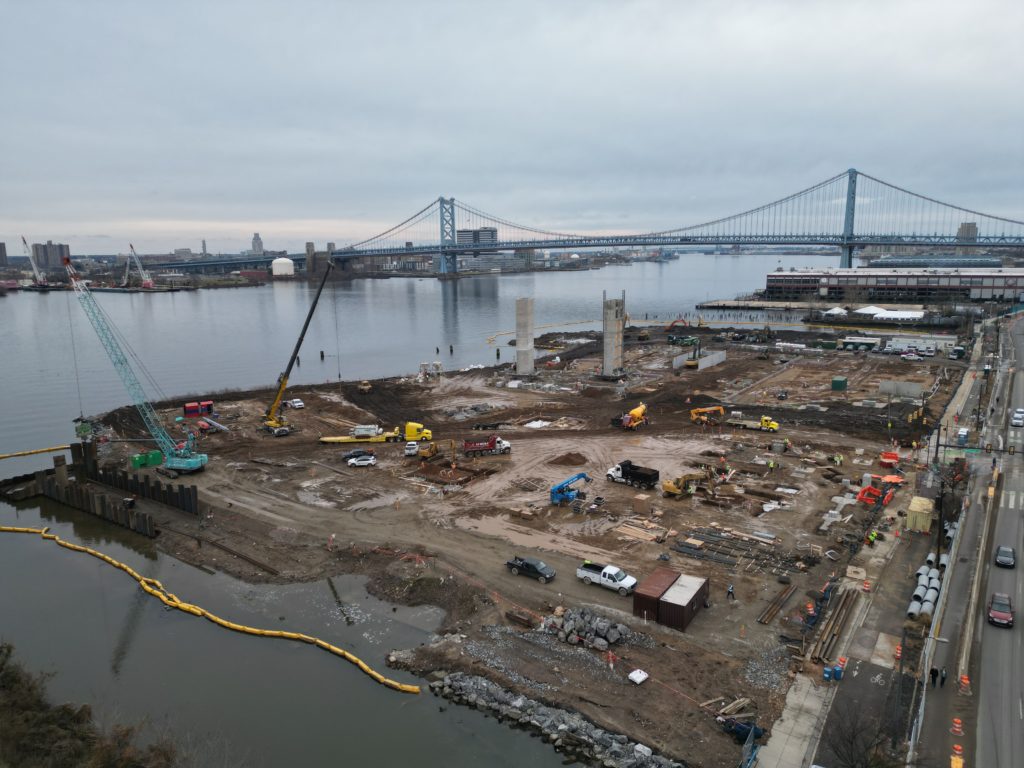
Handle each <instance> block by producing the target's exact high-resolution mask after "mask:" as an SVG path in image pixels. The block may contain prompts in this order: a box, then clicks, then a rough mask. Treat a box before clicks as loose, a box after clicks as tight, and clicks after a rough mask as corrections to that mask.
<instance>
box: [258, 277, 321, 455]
mask: <svg viewBox="0 0 1024 768" xmlns="http://www.w3.org/2000/svg"><path fill="white" fill-rule="evenodd" d="M332 269H334V262H333V261H328V262H327V269H325V270H324V276H323V277H322V278H321V279H320V287H319V288H317V289H316V296H314V297H313V304H312V305H311V306H310V308H309V314H307V315H306V322H305V323H303V324H302V330H301V331H300V332H299V340H298V341H296V342H295V349H293V350H292V356H291V357H290V358H289V359H288V367H287V368H285V369H284V373H282V374H281V375H280V376H278V377H277V394H276V395H274V402H272V403H271V404H270V407H269V408H268V409H267V411H266V413H264V414H263V429H265V430H266V431H267V432H269V433H270V434H272V435H274V437H281V436H283V435H287V434H289V433H290V432H291V431H292V429H291V427H290V426H289V425H288V421H287V420H286V419H285V417H284V415H283V414H282V413H281V400H282V399H283V398H284V390H285V388H286V387H287V386H288V377H289V376H290V375H291V373H292V366H293V365H295V359H296V358H297V357H298V356H299V349H300V348H301V347H302V340H303V339H304V338H306V329H308V328H309V321H310V320H312V319H313V312H314V311H315V310H316V305H317V302H319V301H320V294H321V293H323V292H324V285H325V284H326V283H327V277H328V275H330V274H331V270H332Z"/></svg>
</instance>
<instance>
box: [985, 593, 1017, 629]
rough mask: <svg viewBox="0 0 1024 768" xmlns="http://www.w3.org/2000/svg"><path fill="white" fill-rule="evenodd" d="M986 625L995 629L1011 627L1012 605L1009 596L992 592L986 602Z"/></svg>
mask: <svg viewBox="0 0 1024 768" xmlns="http://www.w3.org/2000/svg"><path fill="white" fill-rule="evenodd" d="M988 623H989V624H995V625H996V626H997V627H1012V626H1013V603H1012V602H1011V601H1010V596H1009V595H1005V594H1003V593H1002V592H993V593H992V597H991V598H990V599H989V601H988Z"/></svg>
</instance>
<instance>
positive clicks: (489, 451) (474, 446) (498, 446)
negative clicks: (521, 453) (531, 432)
mask: <svg viewBox="0 0 1024 768" xmlns="http://www.w3.org/2000/svg"><path fill="white" fill-rule="evenodd" d="M462 453H463V455H464V456H496V455H498V454H499V453H512V443H510V442H509V441H508V440H502V439H501V438H500V437H498V436H497V435H491V436H490V438H489V439H487V440H463V441H462Z"/></svg>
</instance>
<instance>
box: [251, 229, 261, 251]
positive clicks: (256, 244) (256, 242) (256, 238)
mask: <svg viewBox="0 0 1024 768" xmlns="http://www.w3.org/2000/svg"><path fill="white" fill-rule="evenodd" d="M252 254H253V256H262V255H263V240H262V238H260V233H259V232H256V233H254V234H253V236H252Z"/></svg>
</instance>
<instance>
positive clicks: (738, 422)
mask: <svg viewBox="0 0 1024 768" xmlns="http://www.w3.org/2000/svg"><path fill="white" fill-rule="evenodd" d="M725 424H726V426H729V427H739V428H740V429H760V430H763V431H764V432H778V431H779V422H777V421H772V417H771V416H762V417H761V419H760V420H755V419H744V418H743V414H739V415H737V414H735V413H734V414H733V415H732V416H730V417H729V418H728V419H726V420H725Z"/></svg>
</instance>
